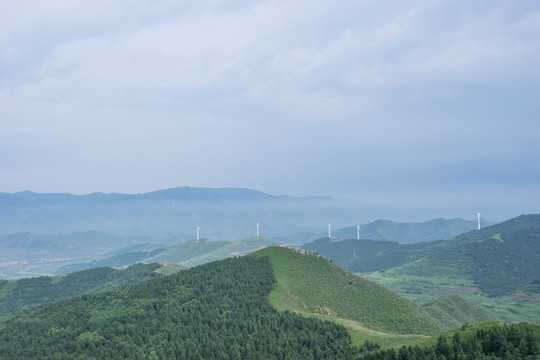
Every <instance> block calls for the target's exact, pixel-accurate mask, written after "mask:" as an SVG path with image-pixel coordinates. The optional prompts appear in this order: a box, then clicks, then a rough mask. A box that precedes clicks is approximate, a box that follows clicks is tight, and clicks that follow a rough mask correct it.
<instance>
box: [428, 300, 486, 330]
mask: <svg viewBox="0 0 540 360" xmlns="http://www.w3.org/2000/svg"><path fill="white" fill-rule="evenodd" d="M423 308H424V309H426V310H427V311H428V312H429V313H430V314H431V315H432V316H433V317H435V318H437V319H440V320H441V321H443V322H444V323H445V324H449V325H450V326H451V327H459V326H461V325H463V324H475V323H481V322H486V321H493V320H496V317H495V315H493V314H492V313H490V312H488V311H487V310H486V309H484V308H482V307H480V306H478V305H476V304H474V303H473V302H471V301H469V300H467V299H465V298H464V297H462V296H459V295H446V296H441V297H440V298H437V299H435V300H434V301H432V302H429V303H427V304H425V305H424V306H423Z"/></svg>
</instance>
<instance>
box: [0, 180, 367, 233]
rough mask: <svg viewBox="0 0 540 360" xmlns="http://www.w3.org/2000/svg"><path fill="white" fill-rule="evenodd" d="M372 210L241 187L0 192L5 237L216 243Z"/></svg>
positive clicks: (0, 227)
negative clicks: (201, 239)
mask: <svg viewBox="0 0 540 360" xmlns="http://www.w3.org/2000/svg"><path fill="white" fill-rule="evenodd" d="M370 210H373V207H369V206H367V205H365V204H361V203H359V202H358V201H348V200H338V199H334V198H332V197H329V196H323V197H313V196H312V197H292V196H286V195H280V196H277V195H270V194H266V193H263V192H260V191H256V190H250V189H240V188H219V189H214V188H194V187H179V188H172V189H165V190H159V191H154V192H149V193H143V194H120V193H110V194H103V193H92V194H87V195H72V194H66V193H59V194H39V193H34V192H30V191H24V192H18V193H0V214H1V215H2V216H1V217H0V235H7V234H13V233H22V232H36V233H49V234H50V233H54V234H56V233H70V232H78V231H99V232H104V233H109V234H114V235H122V236H153V237H155V238H156V239H158V240H163V239H165V238H167V237H171V236H180V237H181V238H182V239H183V240H190V239H193V238H194V235H195V234H194V233H195V228H196V227H197V226H200V228H201V233H202V234H203V235H204V236H205V237H207V238H212V239H215V240H234V239H242V238H246V237H249V236H252V235H255V234H254V229H255V224H256V223H257V222H259V223H261V231H262V232H263V233H264V235H266V236H270V237H272V236H279V235H286V234H291V233H296V232H301V231H314V230H316V229H320V228H324V226H326V225H325V224H327V222H328V221H333V222H334V223H336V224H341V226H345V225H347V224H350V223H354V222H356V220H353V219H358V218H364V217H365V216H366V214H369V213H370Z"/></svg>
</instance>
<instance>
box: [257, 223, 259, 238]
mask: <svg viewBox="0 0 540 360" xmlns="http://www.w3.org/2000/svg"><path fill="white" fill-rule="evenodd" d="M257 237H259V223H257Z"/></svg>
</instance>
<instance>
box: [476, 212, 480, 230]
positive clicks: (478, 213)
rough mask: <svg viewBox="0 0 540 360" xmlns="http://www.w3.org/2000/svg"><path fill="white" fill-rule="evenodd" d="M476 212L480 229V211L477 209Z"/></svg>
mask: <svg viewBox="0 0 540 360" xmlns="http://www.w3.org/2000/svg"><path fill="white" fill-rule="evenodd" d="M476 213H477V215H478V230H480V211H478V210H476Z"/></svg>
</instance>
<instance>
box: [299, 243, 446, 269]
mask: <svg viewBox="0 0 540 360" xmlns="http://www.w3.org/2000/svg"><path fill="white" fill-rule="evenodd" d="M441 243H442V240H441V241H434V242H430V243H419V244H402V243H398V242H397V241H393V240H366V239H360V240H352V239H348V240H337V239H329V238H328V237H325V238H322V239H318V240H316V241H313V242H311V243H309V244H306V245H303V246H302V248H303V249H306V250H309V251H315V252H317V253H319V254H321V255H322V256H324V257H325V258H327V259H330V260H332V261H333V262H335V263H336V264H338V265H339V266H341V267H343V268H345V269H347V270H349V271H351V272H370V271H384V270H387V269H391V268H393V267H396V266H400V265H403V264H407V263H408V262H410V261H414V260H416V259H419V258H422V257H424V256H426V255H427V254H430V253H432V252H433V251H436V249H437V247H438V246H439V245H440V244H441Z"/></svg>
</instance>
